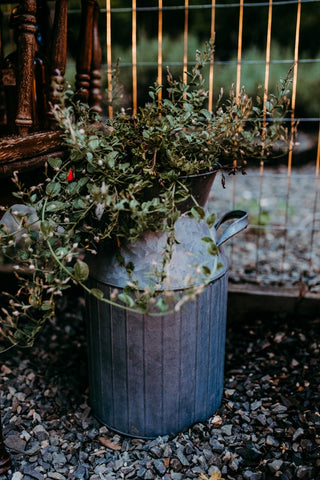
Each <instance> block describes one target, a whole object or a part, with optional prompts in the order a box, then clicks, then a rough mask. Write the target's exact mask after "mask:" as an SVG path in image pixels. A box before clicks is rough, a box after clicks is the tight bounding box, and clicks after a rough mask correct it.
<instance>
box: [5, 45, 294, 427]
mask: <svg viewBox="0 0 320 480" xmlns="http://www.w3.org/2000/svg"><path fill="white" fill-rule="evenodd" d="M212 54H213V45H212V44H210V43H209V44H207V45H206V49H205V51H204V52H203V53H201V52H197V54H196V62H195V66H194V68H193V70H192V72H191V73H190V74H189V81H188V84H184V83H183V82H181V81H178V80H175V79H174V78H173V77H172V75H171V73H170V72H169V71H168V76H167V82H168V86H167V88H166V90H165V91H163V92H162V93H163V95H162V96H160V95H159V91H162V88H163V87H162V86H159V85H156V86H154V87H151V88H150V97H151V101H150V103H148V104H146V105H145V106H144V107H142V108H140V109H139V111H138V113H137V115H135V116H134V117H132V116H131V115H130V113H129V112H127V111H123V110H120V111H119V113H117V114H116V115H115V116H114V117H113V118H109V119H107V120H106V121H102V120H101V119H100V118H98V117H97V115H95V114H94V113H93V112H91V111H90V109H89V108H88V107H87V106H85V105H82V104H81V103H79V102H77V101H76V100H75V99H74V97H73V96H72V95H71V93H70V92H65V96H64V101H63V104H62V105H60V106H55V107H54V110H53V113H54V115H55V118H56V120H57V122H58V124H59V126H60V128H61V130H62V141H63V144H64V146H65V147H66V155H65V157H64V158H51V159H49V160H48V164H47V165H46V171H45V180H44V181H43V182H42V183H40V184H38V185H35V186H33V187H31V188H28V189H27V190H26V191H24V190H23V187H22V186H21V185H20V184H19V179H18V177H17V176H15V180H14V181H15V183H16V184H17V186H18V191H17V193H16V195H17V197H18V198H19V201H20V205H18V206H17V205H16V206H14V207H12V208H11V209H10V212H9V211H7V213H6V214H5V215H4V217H3V219H2V225H1V230H0V236H1V237H0V238H1V253H2V256H3V258H6V259H9V261H10V262H12V263H13V268H14V271H15V275H16V277H17V278H18V280H19V281H20V284H21V286H20V289H19V291H18V293H17V295H15V296H10V297H8V305H7V306H6V307H3V308H2V319H1V333H2V335H4V336H5V337H6V338H7V339H8V340H9V342H10V343H11V344H12V345H13V344H17V343H24V344H27V345H32V343H33V342H34V339H35V337H36V335H37V333H38V331H39V329H40V328H41V327H42V325H43V324H44V323H45V322H46V321H47V319H48V318H50V317H51V316H52V315H53V314H54V308H55V300H56V298H57V297H58V296H60V295H62V293H63V292H64V290H67V289H68V288H70V286H71V285H72V283H73V282H74V283H77V284H80V285H81V286H82V287H83V289H84V290H85V292H86V294H87V295H88V305H91V312H92V311H95V310H99V309H100V310H104V311H105V310H106V309H107V310H108V312H109V313H108V315H109V317H110V316H111V317H112V313H110V312H114V311H116V312H121V313H119V315H118V316H119V317H120V316H121V315H127V313H125V312H131V313H132V316H133V317H135V318H136V317H137V318H138V319H139V320H138V322H140V320H141V318H144V319H145V318H148V319H151V318H152V319H153V320H154V322H155V323H157V318H156V317H159V319H160V320H159V325H160V324H161V322H163V318H164V317H166V318H167V319H168V322H169V323H171V322H172V319H173V318H175V315H177V314H178V312H179V311H180V309H181V307H182V306H183V305H184V304H185V303H186V302H190V301H191V302H192V301H193V302H197V301H198V300H196V299H197V298H198V297H200V298H203V299H204V300H203V307H201V308H202V309H205V306H206V305H207V304H208V301H209V299H208V298H207V297H206V295H208V290H207V289H206V286H208V285H211V289H212V285H213V284H214V280H216V279H221V278H223V282H222V283H223V286H222V285H220V284H219V292H220V293H219V295H220V296H221V298H222V297H223V299H222V303H221V305H224V304H225V303H226V300H225V299H226V297H225V292H226V278H227V277H226V272H227V260H226V259H225V257H224V256H223V253H222V251H221V249H219V248H218V246H219V245H218V244H219V241H218V240H217V235H216V233H215V230H216V229H215V228H214V225H216V228H218V226H219V225H220V224H221V223H223V222H224V221H225V220H227V219H228V218H229V217H233V216H234V217H236V218H238V220H237V222H238V223H237V225H236V227H235V231H239V230H240V229H242V228H243V227H244V226H245V225H244V223H241V222H245V219H243V218H242V217H243V216H244V213H243V212H238V211H237V212H235V213H234V215H230V214H227V215H226V216H225V217H223V218H222V219H220V221H218V222H216V217H215V214H214V213H208V212H207V211H206V208H205V203H206V197H207V195H208V192H209V190H210V187H211V184H212V181H213V179H214V177H215V174H216V172H217V171H218V170H225V171H228V170H229V171H230V172H235V171H237V170H243V169H244V168H245V167H246V164H247V161H248V159H250V158H257V159H265V158H268V157H269V156H270V155H271V154H272V152H273V149H274V146H275V144H277V145H278V144H279V143H280V144H281V148H282V147H283V148H288V146H289V143H290V142H289V140H288V132H287V128H286V126H285V123H284V122H283V119H284V116H285V115H286V112H287V109H288V106H289V99H288V84H289V81H290V80H289V78H286V79H285V80H284V81H283V82H281V84H280V87H279V91H278V94H277V95H270V96H269V98H268V102H264V103H263V102H261V101H259V100H257V102H254V101H253V99H252V98H250V97H249V96H248V95H247V93H246V92H245V90H244V89H242V91H241V93H240V95H239V97H236V96H235V94H234V91H233V89H231V92H230V95H229V97H228V98H227V99H226V100H224V97H223V94H222V93H221V96H220V98H219V101H218V104H217V108H216V110H215V112H214V113H212V112H209V111H208V110H207V108H206V102H207V91H206V89H205V86H204V81H203V77H202V69H203V67H204V65H205V64H206V63H207V62H208V61H210V60H211V58H212ZM203 179H204V181H205V186H203V184H202V185H201V186H200V188H198V189H197V187H196V190H195V191H194V186H193V183H194V182H195V181H196V182H197V181H199V180H200V182H201V181H202V180H203ZM204 190H205V195H204V196H203V195H202V193H203V192H204ZM239 222H240V223H239ZM190 229H194V230H195V231H197V233H198V234H197V235H196V237H197V241H196V245H195V246H193V247H191V246H190V244H188V245H187V247H186V249H184V250H182V256H183V257H184V256H185V255H187V254H188V253H189V249H190V248H191V250H192V248H194V251H193V252H192V255H191V256H192V258H193V260H192V261H189V260H188V262H187V263H188V264H189V263H191V267H190V270H189V271H188V273H187V274H186V273H185V270H182V272H180V273H179V275H180V277H181V275H182V276H183V282H184V283H183V284H181V278H180V280H178V284H177V285H176V284H175V283H174V282H175V279H176V269H179V265H180V264H181V261H182V260H181V255H180V254H179V245H180V244H181V243H184V241H185V240H186V238H187V237H188V236H189V233H188V232H190ZM200 231H201V233H200V234H199V232H200ZM235 231H230V230H229V233H227V234H226V235H225V237H224V239H225V238H228V236H229V235H231V234H234V233H235ZM179 235H180V236H181V235H182V236H183V241H182V242H181V238H180V237H179ZM222 241H223V240H221V241H220V243H222ZM137 245H138V247H139V248H138V250H139V251H138V253H137V251H136V250H135V249H136V248H137ZM150 245H151V246H152V247H151V249H152V248H153V247H154V248H155V251H156V259H155V258H154V256H153V254H154V252H151V256H148V255H142V256H144V260H143V261H142V266H141V265H140V266H139V265H137V263H139V262H140V260H139V259H140V257H141V252H142V251H145V252H146V251H148V249H149V248H150ZM159 245H160V247H159ZM198 248H199V249H200V250H201V255H200V253H197V252H198V250H197V249H198ZM200 250H199V251H200ZM149 253H150V252H149ZM179 255H180V256H179ZM200 257H201V258H200ZM94 258H96V259H97V258H98V260H94ZM135 259H136V260H137V261H136V262H135ZM172 262H173V263H172ZM184 263H186V262H184ZM90 265H91V275H90ZM104 265H107V267H106V268H105V266H104ZM172 265H173V266H172ZM101 269H102V273H101ZM106 269H107V271H108V275H109V278H111V279H112V278H113V275H120V276H122V277H123V275H124V276H125V280H121V281H120V284H119V287H120V288H118V287H117V285H115V282H112V281H110V282H107V283H109V284H110V285H109V286H108V288H107V289H104V288H103V286H102V283H103V282H101V275H103V274H105V272H106ZM141 270H143V272H142V273H141ZM146 270H147V271H146ZM92 272H93V275H92ZM97 272H100V273H98V274H97V275H98V277H99V278H97V276H95V274H96V273H97ZM120 272H122V273H120ZM139 272H140V273H139ZM99 275H100V276H99ZM122 277H121V278H122ZM88 278H89V280H88ZM109 287H110V288H109ZM221 289H222V290H221ZM216 293H217V292H215V291H214V292H212V290H211V291H210V295H211V297H212V295H214V296H216ZM90 298H91V300H90ZM92 299H93V300H92ZM212 301H213V300H212V298H211V300H210V302H211V304H212ZM214 301H215V300H214ZM191 304H192V303H191ZM188 305H190V303H189V304H188ZM188 308H190V307H188ZM192 308H193V307H192ZM219 308H222V309H223V312H222V314H221V315H220V316H221V319H222V320H223V319H224V318H225V308H224V307H219ZM123 312H124V313H123ZM89 316H90V317H92V313H90V314H89ZM94 316H96V315H94ZM203 316H204V318H205V314H204V315H203ZM214 317H215V315H214V314H213V319H214ZM111 320H112V322H114V321H116V325H119V324H120V323H121V321H122V320H120V318H117V319H116V320H115V318H112V319H111ZM144 321H145V320H144ZM204 321H205V320H204ZM155 323H153V326H154V325H155ZM89 324H91V327H89V330H90V329H91V331H93V330H96V329H97V328H100V327H101V325H100V326H99V325H97V324H95V326H94V327H93V326H92V325H93V324H92V322H91V323H90V322H89ZM108 328H111V327H110V326H109V327H108ZM121 328H122V327H121ZM125 328H126V329H128V328H129V326H128V325H127V326H126V327H125ZM151 328H152V327H151ZM161 328H162V330H161V331H162V332H163V328H165V327H164V326H162V327H161ZM130 331H131V330H130ZM134 331H136V327H134V328H133V331H131V336H134V333H133V332H134ZM223 331H224V327H223V321H222V326H221V341H222V343H223ZM176 334H177V332H176ZM162 335H163V333H162ZM120 336H121V334H120ZM90 339H91V340H89V343H90V342H93V340H92V335H91V336H90ZM126 341H127V340H126ZM177 341H178V338H177ZM179 341H181V338H180V340H179ZM96 348H97V347H96V345H95V344H93V345H92V349H93V351H94V350H96ZM111 348H113V347H111ZM152 348H153V347H152ZM198 348H199V345H198ZM217 348H218V347H217ZM219 348H220V347H219ZM170 355H171V354H170ZM133 356H134V357H135V358H137V355H136V353H135V354H134V355H133ZM127 360H128V359H127ZM127 360H126V361H127ZM171 361H172V362H173V360H171ZM219 362H220V363H221V365H222V364H223V359H222V360H221V361H219ZM92 365H94V366H93V367H92V370H93V372H92V375H93V377H95V380H94V382H95V381H96V379H97V377H98V376H99V375H97V373H96V372H95V370H96V365H95V363H94V362H93V363H92ZM221 365H220V367H219V369H220V370H221ZM152 368H153V367H152ZM127 374H128V372H127ZM92 375H91V376H92ZM99 378H100V377H99ZM100 380H101V379H99V382H100ZM180 382H182V383H183V380H182V379H181V378H180ZM132 388H133V389H134V386H132ZM141 388H144V389H146V388H147V387H146V385H144V386H143V387H141ZM148 388H150V389H151V390H153V389H154V387H150V386H149V387H148ZM199 388H200V387H199ZM102 390H103V389H102ZM220 390H221V388H220V387H219V393H218V395H217V398H218V400H217V399H216V400H214V403H213V404H214V405H215V406H217V404H218V403H219V397H220V396H221V391H220ZM100 393H101V392H100ZM102 393H103V392H102ZM139 395H140V393H139ZM112 401H113V402H114V401H115V400H114V399H113V400H112V399H111V400H110V402H112ZM141 401H142V398H141ZM179 401H180V403H181V402H183V400H182V399H180V400H179ZM99 402H100V400H97V399H96V400H94V401H93V403H96V404H99ZM100 403H101V402H100ZM209 403H210V402H209ZM210 405H211V408H212V401H211V404H210ZM105 409H107V410H110V405H108V406H107V407H105ZM207 410H208V408H207V407H206V409H205V411H206V412H207ZM206 414H207V413H206ZM137 415H140V413H139V414H137ZM141 415H142V414H141ZM144 415H145V413H144ZM153 415H154V413H151V416H153ZM98 416H100V417H101V416H102V415H101V414H98ZM190 418H191V417H190ZM185 423H186V420H183V421H182V423H179V426H181V425H185ZM112 426H113V427H114V428H116V429H118V430H122V427H118V428H117V426H115V425H112ZM157 428H158V427H154V428H153V427H152V428H151V429H148V428H147V429H146V430H145V431H143V432H141V431H139V429H137V428H136V427H135V426H134V425H133V427H132V428H131V430H130V428H129V430H130V431H127V432H126V433H129V434H138V435H142V436H150V435H151V436H153V435H154V434H157V433H159V432H160V433H163V432H162V430H161V429H160V430H161V431H160V430H157ZM170 428H171V427H170ZM173 428H175V427H173Z"/></svg>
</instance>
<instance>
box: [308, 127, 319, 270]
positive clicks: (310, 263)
mask: <svg viewBox="0 0 320 480" xmlns="http://www.w3.org/2000/svg"><path fill="white" fill-rule="evenodd" d="M319 174H320V122H319V129H318V147H317V160H316V171H315V185H314V201H313V212H312V230H311V240H310V258H309V268H310V269H311V267H312V264H313V261H312V251H313V245H314V235H315V228H316V213H317V206H318V192H319V180H320V175H319ZM319 220H320V219H319Z"/></svg>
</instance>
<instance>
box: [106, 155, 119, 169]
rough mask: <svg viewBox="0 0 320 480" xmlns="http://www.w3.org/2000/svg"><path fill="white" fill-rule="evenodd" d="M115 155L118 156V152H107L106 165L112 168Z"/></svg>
mask: <svg viewBox="0 0 320 480" xmlns="http://www.w3.org/2000/svg"><path fill="white" fill-rule="evenodd" d="M117 156H118V152H110V153H108V155H107V162H108V166H109V167H110V168H113V167H114V166H115V163H116V158H117Z"/></svg>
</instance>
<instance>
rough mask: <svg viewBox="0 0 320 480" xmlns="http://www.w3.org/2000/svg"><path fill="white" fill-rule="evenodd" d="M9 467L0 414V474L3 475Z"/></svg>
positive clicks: (9, 460)
mask: <svg viewBox="0 0 320 480" xmlns="http://www.w3.org/2000/svg"><path fill="white" fill-rule="evenodd" d="M10 468H11V459H10V455H9V454H8V452H7V450H6V449H5V446H4V442H3V435H2V424H1V414H0V475H4V474H5V473H7V472H8V471H9V470H10Z"/></svg>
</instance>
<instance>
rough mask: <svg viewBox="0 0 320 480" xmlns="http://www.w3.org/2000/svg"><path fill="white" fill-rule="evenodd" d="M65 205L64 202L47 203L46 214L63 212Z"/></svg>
mask: <svg viewBox="0 0 320 480" xmlns="http://www.w3.org/2000/svg"><path fill="white" fill-rule="evenodd" d="M65 206H66V204H65V203H64V202H59V201H56V202H49V203H47V208H46V210H47V212H58V211H59V210H63V209H64V208H65Z"/></svg>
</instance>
